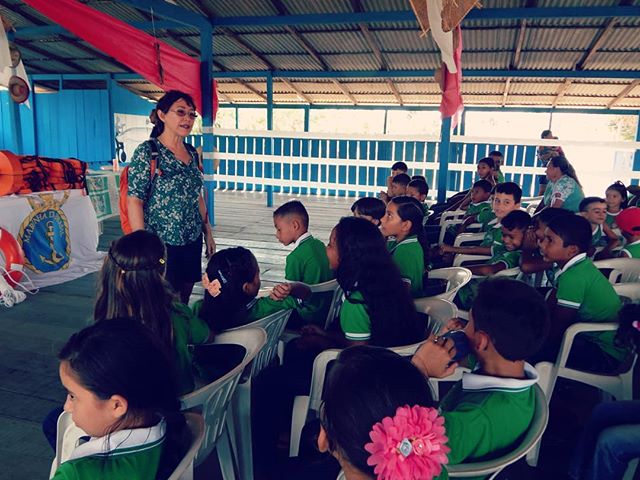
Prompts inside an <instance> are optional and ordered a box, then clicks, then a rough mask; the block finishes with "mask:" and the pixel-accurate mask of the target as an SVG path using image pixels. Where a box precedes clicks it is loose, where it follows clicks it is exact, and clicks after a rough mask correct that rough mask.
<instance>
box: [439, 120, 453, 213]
mask: <svg viewBox="0 0 640 480" xmlns="http://www.w3.org/2000/svg"><path fill="white" fill-rule="evenodd" d="M450 156H451V117H449V118H443V119H442V125H441V126H440V149H439V150H438V162H439V163H440V167H439V168H438V202H444V201H445V200H446V199H447V178H448V175H449V158H450Z"/></svg>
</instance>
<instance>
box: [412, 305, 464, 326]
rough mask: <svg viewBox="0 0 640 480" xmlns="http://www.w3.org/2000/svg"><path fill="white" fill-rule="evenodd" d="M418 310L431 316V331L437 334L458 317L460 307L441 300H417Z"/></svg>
mask: <svg viewBox="0 0 640 480" xmlns="http://www.w3.org/2000/svg"><path fill="white" fill-rule="evenodd" d="M414 304H415V306H416V310H418V311H419V312H422V313H426V314H427V315H429V320H430V321H429V331H430V332H431V333H435V334H437V333H438V331H439V330H440V328H442V326H444V325H445V324H446V323H447V322H448V321H449V320H450V319H452V318H456V317H457V316H458V307H456V306H455V305H454V304H453V303H451V302H450V301H448V300H443V299H441V298H431V297H426V298H416V299H415V300H414Z"/></svg>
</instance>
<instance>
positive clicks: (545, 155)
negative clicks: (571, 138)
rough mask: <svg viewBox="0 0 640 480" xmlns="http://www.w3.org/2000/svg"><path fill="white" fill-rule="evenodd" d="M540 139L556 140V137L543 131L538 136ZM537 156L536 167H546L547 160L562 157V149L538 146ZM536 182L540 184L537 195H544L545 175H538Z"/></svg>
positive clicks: (548, 131)
mask: <svg viewBox="0 0 640 480" xmlns="http://www.w3.org/2000/svg"><path fill="white" fill-rule="evenodd" d="M540 138H542V139H543V140H557V139H558V137H554V136H553V133H551V130H544V131H543V132H542V134H541V135H540ZM537 156H538V166H539V167H546V166H547V163H549V160H551V159H552V158H555V157H564V152H563V151H562V147H560V146H557V147H548V146H546V145H540V146H539V147H538V151H537ZM538 181H539V183H540V189H539V191H538V195H540V196H541V195H544V192H545V190H546V189H547V177H546V176H545V175H538Z"/></svg>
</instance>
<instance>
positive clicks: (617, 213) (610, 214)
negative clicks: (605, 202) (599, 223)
mask: <svg viewBox="0 0 640 480" xmlns="http://www.w3.org/2000/svg"><path fill="white" fill-rule="evenodd" d="M622 210H624V208H621V209H620V211H618V212H616V213H611V212H607V215H609V216H610V217H617V216H618V215H620V213H621V212H622Z"/></svg>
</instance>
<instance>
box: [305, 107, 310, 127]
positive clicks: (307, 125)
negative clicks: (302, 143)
mask: <svg viewBox="0 0 640 480" xmlns="http://www.w3.org/2000/svg"><path fill="white" fill-rule="evenodd" d="M310 110H311V109H310V108H309V107H308V106H306V107H304V131H305V132H308V131H309V113H310Z"/></svg>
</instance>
